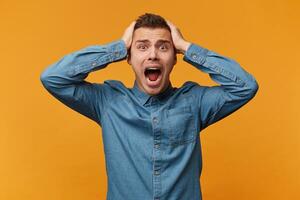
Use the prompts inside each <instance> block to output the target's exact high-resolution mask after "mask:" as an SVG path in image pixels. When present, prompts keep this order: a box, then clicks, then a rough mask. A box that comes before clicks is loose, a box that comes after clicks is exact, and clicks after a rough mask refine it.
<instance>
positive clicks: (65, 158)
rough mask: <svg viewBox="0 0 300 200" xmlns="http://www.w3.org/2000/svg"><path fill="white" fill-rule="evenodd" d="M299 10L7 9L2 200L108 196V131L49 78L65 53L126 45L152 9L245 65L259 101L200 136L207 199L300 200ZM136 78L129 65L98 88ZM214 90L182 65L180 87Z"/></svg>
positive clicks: (32, 4)
mask: <svg viewBox="0 0 300 200" xmlns="http://www.w3.org/2000/svg"><path fill="white" fill-rule="evenodd" d="M299 10H300V3H299V1H298V0H281V1H279V0H251V1H246V0H222V1H210V0H185V1H178V0H168V1H167V0H130V1H129V0H128V1H119V0H113V1H103V0H102V1H101V0H98V1H96V0H92V1H91V0H85V1H83V0H72V1H71V0H64V1H62V0H59V1H58V0H48V1H37V0H36V1H33V0H27V1H8V0H1V1H0V27H1V29H0V30H1V31H0V38H1V39H0V40H1V43H0V52H1V54H0V56H1V75H0V76H1V79H0V81H1V83H0V92H1V98H0V106H1V107H0V109H1V111H0V113H1V115H0V199H1V200H17V199H18V200H20V199H22V200H27V199H28V200H40V199H43V200H79V199H80V200H83V199H84V200H85V199H88V200H100V199H105V197H106V190H107V185H106V180H107V177H106V171H105V158H104V152H103V144H102V138H101V128H100V127H98V126H97V124H96V123H94V122H93V121H91V120H89V119H88V118H86V117H84V116H83V115H80V114H78V113H76V112H75V111H73V110H71V109H69V108H67V107H65V106H64V105H63V104H61V103H60V102H59V101H58V100H56V99H54V98H53V97H52V96H51V95H50V94H49V93H48V92H47V91H46V90H45V89H44V88H43V86H42V84H41V82H40V74H41V72H42V71H43V70H44V69H45V68H46V67H47V66H48V65H50V64H52V63H53V62H55V61H57V60H58V59H60V58H61V57H62V56H64V55H66V54H67V53H70V52H73V51H76V50H79V49H81V48H83V47H86V46H88V45H95V44H104V43H108V42H111V41H114V40H116V39H119V38H120V37H121V36H122V34H123V32H124V30H125V28H126V27H127V26H128V25H129V24H130V22H131V21H132V20H134V19H136V17H137V16H139V15H141V14H144V13H145V12H153V13H157V14H160V15H162V16H164V17H165V18H167V19H169V20H170V21H172V22H173V23H174V24H175V25H177V26H178V27H179V29H180V30H181V32H182V33H183V35H184V37H185V39H186V40H188V41H192V42H194V43H197V44H199V45H202V46H204V47H206V48H208V49H211V50H213V51H216V52H218V53H220V54H222V55H225V56H229V57H231V58H233V59H235V60H236V61H238V62H239V63H240V64H241V65H242V67H244V68H245V69H246V70H247V71H248V72H250V73H251V74H253V75H254V76H255V77H256V79H257V81H258V83H259V86H260V88H259V91H258V93H257V95H256V97H255V98H254V99H253V100H252V101H251V102H249V103H248V104H247V105H245V106H244V107H243V108H242V109H240V110H239V111H237V112H236V113H234V114H232V115H231V116H229V117H227V118H225V119H223V120H221V121H220V122H218V123H216V124H214V125H212V126H211V127H209V128H207V129H206V130H205V131H203V132H202V135H201V140H202V148H203V163H204V166H203V172H202V177H201V179H200V180H201V184H202V190H203V197H204V200H253V199H255V200H273V199H284V200H285V199H287V200H296V199H300V128H299V124H300V120H299V119H300V108H299V102H300V94H299V91H300V90H299V89H300V84H299V81H300V78H299V75H300V70H299V69H300V54H299V53H300V50H299V49H300V39H299V36H300V29H299V27H300V24H299V22H300V14H299ZM105 79H117V80H121V81H123V82H124V83H125V84H126V85H127V86H128V87H131V86H132V84H133V80H134V76H133V72H132V70H131V68H130V66H129V65H128V64H127V63H126V62H125V61H122V62H118V63H114V64H111V65H109V66H108V67H107V68H106V69H104V70H102V71H97V72H93V73H91V74H90V75H89V77H88V78H87V80H88V81H91V82H103V81H104V80H105ZM187 80H192V81H197V82H199V83H200V84H203V85H214V82H212V81H211V80H210V79H209V77H208V76H207V75H206V74H204V73H202V72H200V71H198V70H196V69H195V68H193V67H191V66H190V65H189V64H187V63H185V62H183V61H182V57H179V60H178V64H177V65H176V67H175V68H174V71H173V74H172V83H173V85H174V86H177V87H179V86H181V84H182V83H184V82H185V81H187Z"/></svg>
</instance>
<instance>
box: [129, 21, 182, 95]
mask: <svg viewBox="0 0 300 200" xmlns="http://www.w3.org/2000/svg"><path fill="white" fill-rule="evenodd" d="M130 54H131V56H130V58H128V60H127V61H128V63H129V64H130V65H131V66H132V68H133V71H134V73H135V78H136V81H137V84H138V87H139V88H140V89H141V90H142V91H144V92H145V93H147V94H149V95H157V94H159V93H161V92H163V91H164V90H165V89H166V88H167V87H168V85H169V82H170V80H169V76H170V73H171V71H172V69H173V66H174V65H175V64H176V52H175V50H174V45H173V42H172V36H171V33H170V31H169V30H167V29H163V28H143V27H142V28H138V29H136V30H135V31H134V34H133V38H132V44H131V49H130Z"/></svg>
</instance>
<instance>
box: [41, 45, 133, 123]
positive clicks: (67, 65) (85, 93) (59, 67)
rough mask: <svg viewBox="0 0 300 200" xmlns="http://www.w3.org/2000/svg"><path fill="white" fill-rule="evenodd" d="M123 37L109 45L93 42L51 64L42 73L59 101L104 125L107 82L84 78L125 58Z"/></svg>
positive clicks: (44, 84) (125, 51) (49, 88)
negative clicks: (94, 81)
mask: <svg viewBox="0 0 300 200" xmlns="http://www.w3.org/2000/svg"><path fill="white" fill-rule="evenodd" d="M126 55H127V49H126V46H125V42H124V41H123V40H117V41H114V42H111V43H109V44H106V45H92V46H88V47H86V48H83V49H80V50H78V51H76V52H73V53H70V54H68V55H66V56H64V57H62V58H61V59H60V60H58V61H57V62H55V63H53V64H51V65H50V66H48V67H47V68H46V69H45V70H44V71H43V72H42V73H41V75H40V80H41V82H42V84H43V86H44V87H45V88H46V89H47V91H48V92H49V93H50V94H51V95H53V96H54V97H55V98H56V99H58V100H59V101H60V102H62V103H63V104H65V105H66V106H68V107H70V108H71V109H73V110H75V111H77V112H79V113H81V114H83V115H84V116H86V117H88V118H90V119H92V120H93V121H95V122H96V123H98V124H99V125H101V119H100V118H101V116H100V113H101V112H102V109H103V101H105V98H106V97H105V92H104V91H105V84H100V83H90V82H88V81H85V80H84V79H85V78H86V77H87V76H88V74H89V73H90V72H92V71H96V70H100V69H103V68H105V67H106V66H107V65H108V64H109V63H112V62H115V61H119V60H122V59H125V58H126Z"/></svg>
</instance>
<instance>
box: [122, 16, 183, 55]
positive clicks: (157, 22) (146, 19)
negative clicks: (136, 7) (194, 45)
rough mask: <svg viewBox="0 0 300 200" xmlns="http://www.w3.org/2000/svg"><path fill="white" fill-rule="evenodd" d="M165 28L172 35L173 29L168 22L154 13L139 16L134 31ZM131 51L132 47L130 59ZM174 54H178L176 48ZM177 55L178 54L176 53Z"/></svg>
mask: <svg viewBox="0 0 300 200" xmlns="http://www.w3.org/2000/svg"><path fill="white" fill-rule="evenodd" d="M142 27H144V28H164V29H167V30H168V31H170V33H171V29H170V27H169V25H168V24H167V22H166V20H165V19H164V18H163V17H161V16H160V15H156V14H152V13H145V14H143V15H141V16H139V17H138V18H137V19H136V23H135V25H134V28H133V31H135V30H136V29H138V28H142ZM130 49H131V47H130V48H129V49H128V58H130V56H131V55H130ZM174 52H176V49H175V47H174ZM175 55H176V53H175ZM175 58H176V59H177V57H176V56H175Z"/></svg>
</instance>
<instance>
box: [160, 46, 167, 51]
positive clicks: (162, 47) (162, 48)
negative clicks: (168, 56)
mask: <svg viewBox="0 0 300 200" xmlns="http://www.w3.org/2000/svg"><path fill="white" fill-rule="evenodd" d="M159 48H160V49H161V50H163V51H167V50H168V46H167V45H165V44H163V45H161V46H160V47H159Z"/></svg>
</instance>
